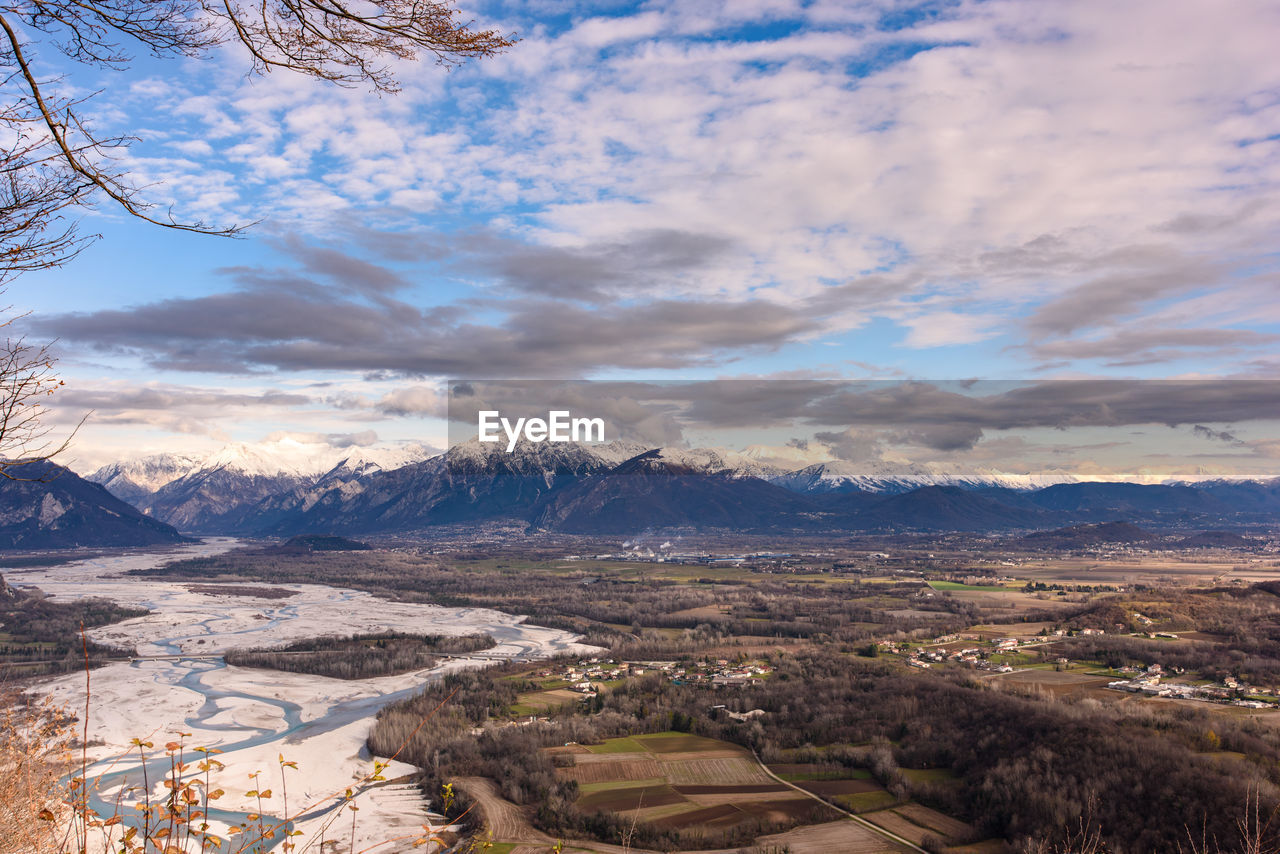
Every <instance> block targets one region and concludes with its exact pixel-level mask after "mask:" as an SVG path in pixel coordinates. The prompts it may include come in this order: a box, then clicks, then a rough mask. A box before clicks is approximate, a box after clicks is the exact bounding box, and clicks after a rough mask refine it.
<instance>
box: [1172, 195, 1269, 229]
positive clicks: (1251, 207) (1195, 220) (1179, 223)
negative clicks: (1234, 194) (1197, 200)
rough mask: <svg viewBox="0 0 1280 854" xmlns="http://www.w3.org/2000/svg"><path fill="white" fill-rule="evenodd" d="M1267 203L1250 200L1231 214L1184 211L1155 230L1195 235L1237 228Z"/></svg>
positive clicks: (1259, 200)
mask: <svg viewBox="0 0 1280 854" xmlns="http://www.w3.org/2000/svg"><path fill="white" fill-rule="evenodd" d="M1265 207H1266V203H1265V202H1264V201H1262V200H1261V199H1257V200H1254V201H1251V202H1249V203H1248V204H1246V205H1244V206H1243V207H1241V208H1240V209H1239V210H1238V211H1236V212H1234V213H1230V214H1223V215H1215V214H1205V213H1183V214H1179V215H1178V216H1175V217H1174V218H1173V219H1170V220H1167V221H1165V222H1163V223H1161V224H1160V225H1158V226H1156V227H1155V228H1154V229H1153V230H1154V231H1161V232H1166V233H1168V234H1178V235H1193V234H1206V233H1212V232H1220V231H1226V230H1227V229H1230V228H1235V227H1236V226H1239V225H1241V224H1243V223H1244V222H1246V221H1247V220H1249V219H1251V218H1252V217H1253V215H1254V214H1256V213H1258V212H1260V211H1262V210H1263V209H1264V208H1265Z"/></svg>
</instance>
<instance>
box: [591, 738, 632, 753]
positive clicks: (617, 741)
mask: <svg viewBox="0 0 1280 854" xmlns="http://www.w3.org/2000/svg"><path fill="white" fill-rule="evenodd" d="M583 747H585V748H586V749H587V750H588V751H590V752H591V753H647V752H648V751H646V750H645V748H644V745H642V744H641V743H640V742H638V741H636V740H635V738H633V737H631V736H629V735H628V736H623V737H622V738H610V739H607V740H606V741H603V742H601V743H600V744H585V745H583Z"/></svg>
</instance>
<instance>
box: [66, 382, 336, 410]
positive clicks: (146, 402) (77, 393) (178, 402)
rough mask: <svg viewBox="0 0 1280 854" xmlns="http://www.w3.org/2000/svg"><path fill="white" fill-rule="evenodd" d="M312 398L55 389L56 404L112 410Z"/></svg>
mask: <svg viewBox="0 0 1280 854" xmlns="http://www.w3.org/2000/svg"><path fill="white" fill-rule="evenodd" d="M312 402H313V401H312V398H310V397H308V396H306V395H302V394H290V393H286V392H279V391H268V392H264V393H262V394H243V393H239V392H225V391H212V390H205V389H194V388H173V387H169V388H140V389H132V390H112V391H91V390H87V389H77V388H74V387H70V388H66V389H63V390H62V391H61V392H59V393H58V405H59V406H61V407H63V408H70V409H93V410H99V411H113V410H126V409H142V410H159V411H168V410H173V409H180V408H184V407H200V406H202V407H212V408H224V407H262V406H304V405H307V404H309V403H312Z"/></svg>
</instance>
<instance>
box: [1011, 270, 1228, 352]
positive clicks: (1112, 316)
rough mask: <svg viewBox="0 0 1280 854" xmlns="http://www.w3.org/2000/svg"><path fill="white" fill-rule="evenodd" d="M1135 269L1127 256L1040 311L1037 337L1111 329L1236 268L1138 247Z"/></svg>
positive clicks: (1034, 328) (1217, 281)
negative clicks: (1144, 309)
mask: <svg viewBox="0 0 1280 854" xmlns="http://www.w3.org/2000/svg"><path fill="white" fill-rule="evenodd" d="M1135 255H1136V256H1137V257H1135V258H1134V261H1135V262H1137V263H1134V264H1133V265H1132V268H1131V269H1125V267H1124V265H1123V264H1122V263H1119V262H1122V261H1123V259H1119V258H1117V259H1111V260H1113V262H1116V263H1113V264H1112V265H1111V266H1112V269H1110V271H1109V272H1107V273H1104V274H1103V275H1101V276H1098V277H1096V278H1093V279H1091V280H1090V281H1088V282H1086V283H1084V284H1082V285H1079V286H1077V287H1075V288H1073V289H1072V290H1070V291H1068V292H1067V293H1066V294H1064V295H1063V296H1060V297H1058V298H1057V299H1054V300H1050V301H1049V302H1047V303H1044V304H1043V305H1041V306H1040V307H1039V308H1037V309H1036V311H1035V313H1034V314H1032V315H1031V317H1030V319H1029V320H1028V321H1027V326H1028V328H1029V330H1030V332H1031V334H1032V336H1033V338H1034V337H1035V336H1040V335H1068V334H1070V333H1073V332H1076V331H1078V330H1080V329H1090V328H1096V327H1106V326H1110V325H1112V324H1113V323H1114V322H1115V321H1117V320H1119V319H1121V318H1124V317H1128V316H1131V315H1133V314H1134V313H1136V312H1137V311H1138V310H1139V309H1140V308H1141V307H1142V306H1144V305H1146V304H1148V303H1150V302H1152V301H1154V300H1159V299H1166V298H1169V297H1173V296H1179V295H1182V294H1185V293H1187V292H1188V291H1191V290H1196V289H1200V288H1206V289H1208V288H1213V287H1218V286H1221V285H1222V284H1224V280H1225V279H1226V277H1227V274H1228V273H1229V272H1230V270H1229V269H1228V268H1226V267H1224V266H1223V265H1222V264H1220V263H1215V262H1211V261H1207V260H1204V259H1198V258H1191V257H1187V256H1183V255H1180V254H1179V253H1175V252H1173V251H1171V250H1162V251H1155V250H1153V251H1152V252H1150V253H1147V255H1148V257H1143V256H1142V255H1141V254H1139V253H1137V252H1136V250H1135ZM1150 256H1154V257H1150Z"/></svg>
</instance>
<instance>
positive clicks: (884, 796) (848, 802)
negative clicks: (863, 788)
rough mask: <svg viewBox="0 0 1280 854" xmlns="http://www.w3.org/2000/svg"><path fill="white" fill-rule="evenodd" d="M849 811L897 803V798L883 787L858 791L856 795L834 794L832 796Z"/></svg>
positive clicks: (878, 807) (863, 810)
mask: <svg viewBox="0 0 1280 854" xmlns="http://www.w3.org/2000/svg"><path fill="white" fill-rule="evenodd" d="M832 800H833V801H835V802H836V803H837V804H839V805H840V806H842V807H844V808H845V809H847V810H849V811H850V812H870V811H872V810H879V809H884V808H885V807H891V806H893V805H894V804H895V803H897V801H898V799H897V798H895V797H894V796H893V795H891V794H889V793H888V792H886V791H884V790H883V789H882V790H880V791H878V792H858V793H857V794H856V795H836V796H835V797H834V798H832Z"/></svg>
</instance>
